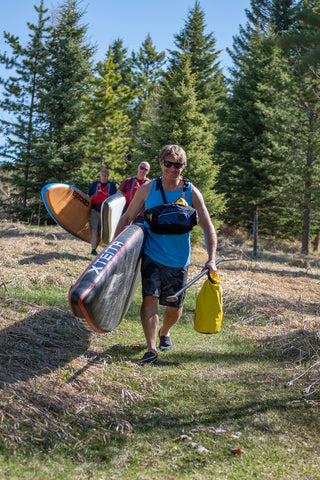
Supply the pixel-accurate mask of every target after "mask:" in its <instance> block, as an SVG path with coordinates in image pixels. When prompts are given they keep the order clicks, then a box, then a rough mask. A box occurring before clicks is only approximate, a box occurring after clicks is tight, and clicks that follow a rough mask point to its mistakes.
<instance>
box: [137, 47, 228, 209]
mask: <svg viewBox="0 0 320 480" xmlns="http://www.w3.org/2000/svg"><path fill="white" fill-rule="evenodd" d="M195 85H196V79H195V75H194V74H193V73H192V71H191V60H190V56H189V55H188V54H184V55H181V58H180V63H179V68H178V65H176V66H175V69H174V70H169V71H168V72H167V74H166V77H165V80H164V82H163V84H162V87H161V92H160V93H159V94H158V95H157V97H156V98H155V97H154V102H153V108H151V109H150V110H149V111H148V112H147V113H146V117H147V120H146V121H144V122H142V125H143V129H144V130H143V138H146V139H148V140H149V145H150V146H149V148H148V150H147V151H148V152H149V154H148V155H147V156H148V160H149V159H152V160H151V164H152V171H154V172H156V171H159V161H158V153H159V151H160V149H161V148H162V147H163V146H164V145H167V144H179V145H181V146H182V147H183V148H184V149H185V151H186V153H187V157H188V166H187V168H186V169H185V170H184V173H185V174H186V176H188V175H189V174H190V177H191V180H192V182H193V183H194V184H195V185H196V186H197V187H198V188H199V189H200V190H201V192H202V194H203V196H204V199H205V202H206V204H207V206H208V209H209V212H210V214H211V215H214V214H215V213H217V212H222V211H223V208H224V202H223V198H222V196H221V195H217V194H216V193H215V191H214V187H215V181H216V176H217V173H218V168H217V167H216V166H215V165H214V164H213V161H212V155H211V154H210V152H211V151H212V147H213V141H214V139H213V134H212V132H211V131H210V129H209V128H208V122H207V119H206V116H205V115H204V114H203V113H202V112H201V111H200V109H199V106H198V101H197V95H196V88H195ZM150 118H152V122H150ZM143 158H146V157H145V156H144V157H143Z"/></svg>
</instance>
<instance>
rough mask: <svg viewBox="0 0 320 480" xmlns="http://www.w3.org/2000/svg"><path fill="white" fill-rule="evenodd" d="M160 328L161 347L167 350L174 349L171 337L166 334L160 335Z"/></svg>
mask: <svg viewBox="0 0 320 480" xmlns="http://www.w3.org/2000/svg"><path fill="white" fill-rule="evenodd" d="M160 330H161V329H160ZM160 330H159V338H160V343H159V349H160V350H167V351H169V350H172V349H173V345H172V342H171V338H170V337H169V336H168V337H167V336H165V335H160Z"/></svg>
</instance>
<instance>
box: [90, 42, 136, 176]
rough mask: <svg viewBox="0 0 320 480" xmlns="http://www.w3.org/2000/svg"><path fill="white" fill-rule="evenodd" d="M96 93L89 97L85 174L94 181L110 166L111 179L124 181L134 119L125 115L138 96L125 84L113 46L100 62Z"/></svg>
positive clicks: (95, 84)
mask: <svg viewBox="0 0 320 480" xmlns="http://www.w3.org/2000/svg"><path fill="white" fill-rule="evenodd" d="M91 85H92V91H91V92H90V94H89V95H87V96H86V97H85V111H86V122H85V124H86V132H87V133H86V135H85V136H84V137H83V139H82V141H83V151H84V154H85V162H84V165H83V168H82V173H83V175H84V176H87V178H88V179H91V180H93V179H94V178H95V177H96V173H97V171H99V169H100V168H101V167H108V168H109V171H110V179H111V180H113V181H115V182H120V180H121V179H123V177H124V175H125V171H126V170H125V169H126V158H125V155H126V153H127V150H128V145H129V143H130V135H129V132H130V129H131V125H130V119H129V117H128V115H127V114H126V113H125V112H126V111H127V108H128V105H130V104H131V102H132V101H133V99H134V96H135V93H134V91H131V89H130V88H129V87H128V86H122V85H121V75H120V73H119V71H117V68H116V65H115V64H114V62H113V54H112V49H111V47H110V49H109V52H108V56H107V60H106V61H102V62H98V64H97V67H96V69H95V76H94V77H93V78H92V80H91Z"/></svg>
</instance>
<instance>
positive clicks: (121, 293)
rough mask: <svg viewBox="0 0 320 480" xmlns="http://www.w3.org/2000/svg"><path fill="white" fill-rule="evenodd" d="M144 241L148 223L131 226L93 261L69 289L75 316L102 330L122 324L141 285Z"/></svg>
mask: <svg viewBox="0 0 320 480" xmlns="http://www.w3.org/2000/svg"><path fill="white" fill-rule="evenodd" d="M143 242H144V226H143V225H138V224H132V225H129V226H128V227H127V228H126V229H125V230H123V232H121V233H120V234H119V235H118V236H117V237H116V238H115V239H114V240H113V241H112V242H111V243H110V244H109V245H108V246H107V247H106V248H105V249H104V250H103V251H102V252H101V253H100V255H98V256H97V257H96V258H95V259H94V260H93V262H91V264H90V265H89V267H88V268H87V269H86V270H85V271H84V272H83V274H82V275H81V276H80V277H79V279H78V280H77V282H76V283H75V285H74V286H73V287H71V289H70V292H69V304H70V308H71V311H72V313H73V315H74V316H75V317H78V318H85V319H86V321H87V322H88V323H89V325H90V326H91V327H92V328H93V329H94V330H95V331H97V332H100V333H105V332H111V331H112V330H114V329H115V328H116V327H117V326H118V325H119V323H120V322H121V320H122V319H123V318H124V316H125V314H126V312H127V310H128V308H129V306H130V303H131V301H132V299H133V296H134V293H135V291H136V289H137V286H138V284H139V280H140V258H141V251H142V247H143Z"/></svg>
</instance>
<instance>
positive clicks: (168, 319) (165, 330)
mask: <svg viewBox="0 0 320 480" xmlns="http://www.w3.org/2000/svg"><path fill="white" fill-rule="evenodd" d="M182 310H183V307H180V308H176V307H166V308H165V309H164V312H163V325H162V327H161V329H160V335H161V336H165V337H168V336H169V335H170V328H171V327H173V325H175V324H176V323H177V322H178V321H179V319H180V317H181V314H182Z"/></svg>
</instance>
